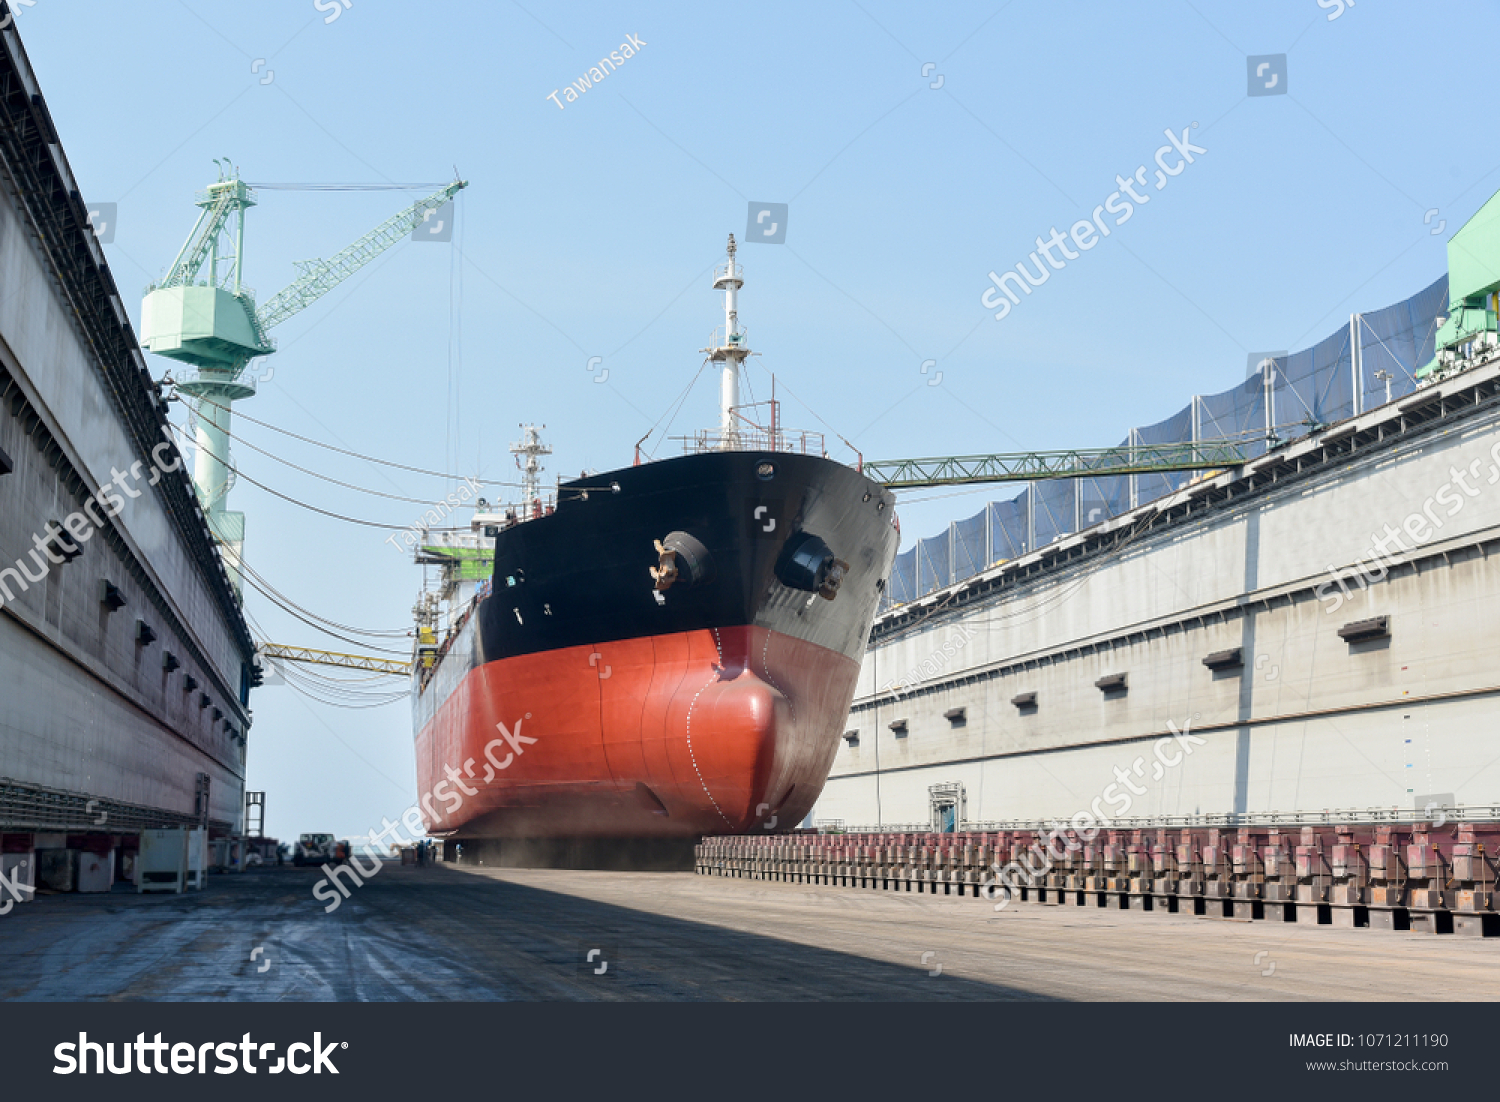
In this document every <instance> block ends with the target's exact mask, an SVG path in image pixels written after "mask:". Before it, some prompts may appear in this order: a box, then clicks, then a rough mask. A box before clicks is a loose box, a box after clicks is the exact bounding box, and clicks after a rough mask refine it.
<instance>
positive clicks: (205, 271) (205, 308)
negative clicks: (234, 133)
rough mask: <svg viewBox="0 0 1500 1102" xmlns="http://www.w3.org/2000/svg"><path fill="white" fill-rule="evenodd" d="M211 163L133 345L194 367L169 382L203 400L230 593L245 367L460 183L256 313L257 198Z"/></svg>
mask: <svg viewBox="0 0 1500 1102" xmlns="http://www.w3.org/2000/svg"><path fill="white" fill-rule="evenodd" d="M214 164H215V165H217V166H218V168H219V178H218V180H217V181H215V182H214V183H212V184H210V185H209V186H208V188H207V189H206V190H204V191H201V192H199V193H198V195H197V197H196V205H197V207H198V208H199V209H200V210H201V211H202V213H201V214H200V215H199V216H198V222H197V224H196V225H195V226H194V227H193V232H192V233H191V234H189V235H188V239H187V241H186V243H184V244H183V246H182V249H181V251H180V252H178V254H177V258H176V259H175V260H173V261H172V266H171V268H170V269H169V270H168V271H167V274H166V275H165V276H164V277H163V278H162V279H160V280H158V281H157V282H155V283H153V284H151V285H150V286H149V287H147V288H146V297H145V301H144V302H143V303H142V306H141V343H142V344H143V345H144V346H145V347H146V348H147V349H148V350H149V351H151V352H155V353H156V354H157V355H159V356H167V357H170V358H171V359H174V360H180V361H181V362H183V363H186V364H190V365H192V366H193V367H194V368H196V376H195V377H193V378H190V379H185V380H180V381H179V382H178V384H177V387H178V389H179V390H180V391H182V392H183V393H185V394H188V395H190V396H192V397H195V398H199V399H203V401H202V402H201V403H200V409H199V411H198V418H197V422H198V428H197V444H198V454H197V457H196V459H195V461H194V465H193V483H194V485H195V486H196V487H197V491H198V499H199V501H200V502H201V503H202V505H203V510H204V512H205V513H206V514H207V515H208V522H209V527H210V528H211V529H212V531H213V533H214V537H215V538H216V539H217V540H218V541H219V543H220V545H221V547H222V548H223V550H224V555H225V565H226V566H227V567H228V568H229V574H230V578H231V579H232V580H233V581H234V584H235V586H236V587H238V586H239V584H240V580H239V579H240V571H239V561H240V553H241V550H242V548H243V546H244V539H245V514H244V513H231V512H228V511H227V510H226V508H225V504H226V498H227V496H228V493H229V470H228V468H227V466H226V464H225V460H226V459H227V458H228V455H229V425H230V413H231V409H232V407H233V404H234V403H235V402H236V401H241V400H243V399H245V398H249V397H251V396H252V395H254V394H255V383H254V380H252V379H249V378H247V377H245V374H244V372H245V368H246V367H247V366H248V365H249V363H250V361H251V360H253V359H256V358H257V357H261V356H269V355H270V354H271V353H273V352H275V351H276V343H275V341H273V340H272V339H271V336H270V332H271V330H272V329H274V328H275V327H276V326H277V325H280V324H281V323H282V322H284V321H286V320H287V319H288V318H290V317H292V316H294V315H295V314H298V313H300V312H302V311H303V310H305V309H307V307H309V306H311V305H312V304H313V303H314V302H317V301H318V299H320V298H322V297H323V296H324V295H326V294H327V293H328V292H329V291H331V290H333V289H334V288H335V287H337V286H338V285H339V284H340V283H342V282H344V280H346V279H348V278H349V277H350V276H352V275H353V274H354V273H355V272H357V271H359V270H360V269H361V268H363V267H364V266H365V265H367V264H369V263H370V262H371V261H372V260H374V259H375V258H376V257H378V256H379V255H380V254H381V253H383V252H385V251H386V250H387V249H389V248H390V247H391V246H393V245H395V244H396V243H397V242H399V241H401V240H402V239H403V238H405V237H407V236H409V235H410V234H411V233H412V232H413V231H414V230H415V229H416V227H418V226H420V225H422V224H423V223H425V222H426V221H427V219H428V218H429V217H431V215H432V214H433V213H434V212H436V211H438V210H439V209H441V207H442V206H443V204H444V203H446V202H448V201H449V200H450V199H452V198H453V196H454V195H456V194H457V193H458V192H459V191H461V190H462V189H464V188H466V187H468V183H467V181H464V180H454V181H453V182H452V183H451V184H447V185H445V186H443V187H442V188H440V189H438V190H437V191H435V192H433V193H432V194H431V195H428V196H427V197H426V198H425V199H421V200H419V201H417V202H416V203H413V204H412V205H411V206H409V207H407V208H406V209H405V210H403V211H402V212H401V213H399V214H396V215H394V216H392V217H390V218H388V219H386V220H385V221H384V222H382V223H381V224H380V225H378V226H376V227H375V228H374V229H373V230H371V231H370V232H369V233H367V234H365V235H364V236H363V237H361V238H360V239H359V240H358V241H356V242H354V244H352V245H350V246H349V247H348V248H346V249H344V250H343V251H342V252H339V253H337V254H335V255H334V256H331V257H329V258H327V259H326V260H303V261H298V262H296V264H295V267H296V268H297V272H298V274H297V278H296V279H295V280H293V281H292V283H291V284H290V286H288V287H287V288H286V289H285V290H283V291H281V292H279V293H278V294H276V295H273V296H272V297H271V298H270V299H269V300H267V301H266V303H265V305H264V306H261V307H260V308H259V309H257V308H256V305H255V292H254V291H252V290H251V289H250V288H249V287H247V286H245V283H244V280H243V278H242V276H243V273H244V261H245V212H246V211H247V210H249V209H250V208H251V207H253V206H255V205H256V200H255V190H254V188H252V187H251V186H250V185H248V184H246V183H245V182H244V181H242V180H241V179H240V177H239V172H238V171H237V170H235V169H233V168H231V166H230V164H229V162H228V161H227V160H225V161H223V162H220V161H217V160H216V161H215V162H214Z"/></svg>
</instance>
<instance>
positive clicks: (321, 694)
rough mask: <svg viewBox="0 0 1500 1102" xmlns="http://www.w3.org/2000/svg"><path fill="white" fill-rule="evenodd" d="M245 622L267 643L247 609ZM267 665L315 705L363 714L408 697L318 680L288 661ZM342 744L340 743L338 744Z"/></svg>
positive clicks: (407, 691)
mask: <svg viewBox="0 0 1500 1102" xmlns="http://www.w3.org/2000/svg"><path fill="white" fill-rule="evenodd" d="M245 617H246V619H247V620H248V621H249V622H250V624H251V625H252V627H253V628H254V629H255V632H256V634H257V635H259V636H260V637H261V639H260V641H261V642H262V643H264V642H265V641H266V638H265V636H266V631H265V629H264V628H263V627H262V626H261V625H260V623H259V621H257V620H256V619H255V617H254V615H252V614H251V613H250V611H249V610H248V609H247V610H246V612H245ZM268 661H270V662H273V663H274V664H275V669H276V671H277V672H278V673H280V674H281V675H282V678H283V681H284V683H285V684H286V685H287V687H288V688H290V689H292V690H293V691H294V692H296V693H298V694H299V695H301V696H303V697H306V698H307V699H309V700H312V701H314V702H315V703H318V704H324V705H327V706H328V707H332V708H350V709H355V710H362V709H367V708H383V707H385V706H386V705H388V704H393V703H395V702H396V701H398V700H400V699H402V698H403V697H406V696H409V695H410V693H411V690H410V687H409V686H408V687H407V688H406V689H405V690H403V691H399V692H398V691H395V690H386V691H380V690H374V689H373V687H369V686H363V685H360V684H359V682H363V681H368V680H371V678H369V677H361V678H351V679H347V680H344V679H338V678H333V677H320V676H319V675H317V674H314V673H311V672H310V671H307V670H305V669H297V668H295V665H296V664H295V663H293V662H291V661H290V660H288V659H281V658H273V659H268ZM399 676H400V675H399V674H376V675H375V677H377V678H380V679H385V678H389V677H399ZM340 741H342V740H340Z"/></svg>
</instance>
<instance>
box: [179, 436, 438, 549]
mask: <svg viewBox="0 0 1500 1102" xmlns="http://www.w3.org/2000/svg"><path fill="white" fill-rule="evenodd" d="M172 428H174V429H176V430H177V431H178V432H181V433H183V435H184V436H185V435H186V431H185V430H184V429H183V428H182V426H180V425H175V424H174V425H172ZM197 447H198V450H199V451H201V452H203V453H204V454H205V455H208V456H210V457H211V458H213V459H217V460H218V461H219V462H220V463H222V464H223V466H224V469H225V470H226V471H229V472H231V473H232V474H233V475H234V476H235V478H243V479H244V480H245V481H246V482H248V483H250V485H252V486H257V487H259V488H260V489H262V490H264V491H265V492H266V493H268V494H270V495H271V496H272V497H279V498H280V499H281V500H282V501H285V502H287V503H288V504H290V505H296V506H299V507H300V508H303V509H306V510H308V511H309V512H313V513H319V514H321V515H322V516H325V517H331V518H332V519H334V520H342V521H344V522H345V523H347V524H359V525H362V526H364V527H365V528H380V529H384V530H385V531H390V532H405V531H408V530H409V529H410V528H411V527H412V526H411V525H410V524H385V523H382V522H381V521H378V520H361V519H359V518H358V517H348V516H345V515H344V514H343V513H335V512H331V511H330V510H328V509H320V508H319V507H318V506H316V505H309V504H308V503H307V502H305V501H302V500H301V499H300V498H295V497H291V496H289V495H287V494H284V493H282V492H281V491H280V490H273V489H271V487H269V486H267V485H266V484H265V483H264V482H259V481H257V480H255V479H253V478H251V477H250V476H249V475H247V474H246V473H245V472H244V471H242V470H240V469H239V468H238V467H236V466H234V465H233V464H231V463H230V462H229V461H228V460H227V459H226V458H224V457H223V456H221V455H215V454H214V453H213V452H212V451H209V449H207V448H205V447H204V446H203V445H202V444H201V443H199V444H198V445H197ZM452 530H453V531H458V530H459V529H457V528H454V529H452Z"/></svg>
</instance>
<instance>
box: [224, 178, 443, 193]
mask: <svg viewBox="0 0 1500 1102" xmlns="http://www.w3.org/2000/svg"><path fill="white" fill-rule="evenodd" d="M450 183H452V180H443V181H441V183H426V184H423V183H417V184H395V183H393V184H381V183H375V184H357V183H354V184H338V183H333V184H312V183H309V184H297V183H251V181H246V183H245V186H246V187H254V189H255V190H258V192H419V190H426V192H434V190H437V189H438V187H447V186H449V184H450Z"/></svg>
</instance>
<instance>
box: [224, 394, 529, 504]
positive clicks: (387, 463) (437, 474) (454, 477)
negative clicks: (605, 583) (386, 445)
mask: <svg viewBox="0 0 1500 1102" xmlns="http://www.w3.org/2000/svg"><path fill="white" fill-rule="evenodd" d="M198 401H199V402H201V403H204V404H207V405H210V406H214V407H215V408H217V409H222V410H229V409H230V408H231V407H229V406H226V405H223V404H221V403H219V402H215V401H213V400H212V399H211V398H200V399H198ZM233 413H234V415H235V416H236V417H239V418H241V419H243V420H245V421H249V422H250V423H251V424H252V425H259V426H260V427H261V428H263V429H270V430H271V431H272V432H276V433H280V434H281V435H282V436H290V437H291V438H292V439H293V440H300V441H302V442H303V443H304V444H311V445H313V446H314V447H317V448H325V449H327V450H328V451H331V452H338V453H339V454H340V455H347V456H351V457H352V458H354V459H363V460H364V461H365V462H367V463H379V464H380V465H381V466H382V467H394V468H395V469H396V470H398V471H411V472H412V473H413V474H424V475H428V476H430V477H432V478H443V479H447V480H449V481H457V482H462V481H463V480H464V479H466V478H467V477H468V476H467V475H462V474H451V473H448V472H446V471H429V470H428V469H427V468H425V467H411V466H408V465H407V464H405V463H394V462H392V461H391V460H389V459H377V458H375V456H373V455H364V454H362V453H360V452H356V451H350V450H349V449H347V448H340V447H337V446H335V445H333V444H325V443H323V442H322V441H321V440H314V439H312V437H310V436H300V435H298V434H297V433H295V432H291V431H289V430H288V429H283V428H277V427H276V426H275V425H273V424H270V423H269V422H267V421H259V420H257V419H256V418H254V417H251V416H250V415H249V414H248V413H244V412H242V411H240V410H233ZM478 477H479V476H477V475H476V476H475V478H476V479H477V478H478ZM485 485H487V486H490V485H493V486H519V485H520V483H519V482H493V483H491V482H486V483H485Z"/></svg>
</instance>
